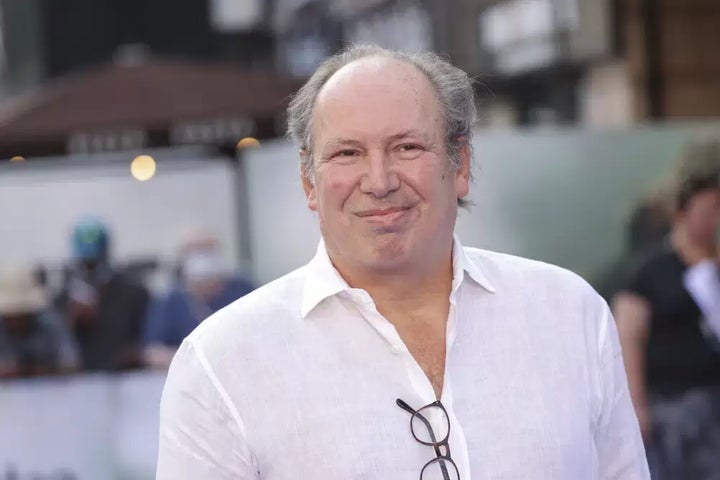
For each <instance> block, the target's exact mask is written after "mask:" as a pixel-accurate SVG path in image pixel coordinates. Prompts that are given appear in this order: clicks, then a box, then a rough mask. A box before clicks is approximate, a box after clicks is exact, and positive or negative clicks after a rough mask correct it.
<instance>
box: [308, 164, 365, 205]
mask: <svg viewBox="0 0 720 480" xmlns="http://www.w3.org/2000/svg"><path fill="white" fill-rule="evenodd" d="M358 181H359V177H358V176H357V175H355V174H354V173H353V172H352V171H351V170H350V169H347V168H338V167H334V168H328V169H326V170H325V171H324V172H323V174H322V176H320V177H319V181H318V184H317V187H318V203H319V206H320V208H332V209H336V208H338V207H340V208H341V207H342V206H343V205H344V204H345V202H346V201H347V200H348V198H349V197H350V196H351V195H352V193H353V191H355V189H356V186H357V184H358Z"/></svg>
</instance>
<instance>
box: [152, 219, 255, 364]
mask: <svg viewBox="0 0 720 480" xmlns="http://www.w3.org/2000/svg"><path fill="white" fill-rule="evenodd" d="M251 291H252V285H250V283H249V282H248V281H247V280H245V279H244V278H242V277H240V276H237V275H230V274H229V272H227V271H226V269H225V266H224V264H223V258H222V252H221V250H220V245H219V243H218V240H217V238H216V237H215V236H213V235H212V234H209V233H208V232H204V231H197V232H193V234H192V235H190V236H189V237H188V239H187V240H186V241H185V242H184V245H183V248H182V253H181V268H180V282H179V285H177V286H176V287H174V288H172V289H171V290H170V291H169V292H168V293H167V294H166V295H163V296H162V297H160V298H158V299H156V300H155V301H154V302H152V305H151V307H150V309H149V312H148V319H147V322H146V326H145V363H146V364H147V365H149V366H152V367H156V368H163V369H165V368H167V367H168V366H169V365H170V362H171V360H172V357H173V355H174V354H175V352H176V351H177V347H178V346H179V345H180V343H182V341H183V339H184V338H185V337H186V336H187V335H188V334H189V333H190V332H192V331H193V329H195V327H197V326H198V325H199V324H200V322H202V321H203V320H204V319H205V318H206V317H208V316H210V315H211V314H213V313H214V312H216V311H218V310H220V309H221V308H222V307H224V306H226V305H228V304H230V303H231V302H233V301H234V300H237V299H238V298H240V297H242V296H244V295H246V294H247V293H249V292H251Z"/></svg>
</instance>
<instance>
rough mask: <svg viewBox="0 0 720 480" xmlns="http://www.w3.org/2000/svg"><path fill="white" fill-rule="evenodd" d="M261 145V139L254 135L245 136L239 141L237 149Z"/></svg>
mask: <svg viewBox="0 0 720 480" xmlns="http://www.w3.org/2000/svg"><path fill="white" fill-rule="evenodd" d="M259 146H260V140H258V139H257V138H253V137H245V138H243V139H242V140H240V141H239V142H238V143H237V147H235V148H236V149H237V150H240V149H241V148H250V147H259Z"/></svg>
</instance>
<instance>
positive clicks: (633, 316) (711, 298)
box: [601, 137, 720, 480]
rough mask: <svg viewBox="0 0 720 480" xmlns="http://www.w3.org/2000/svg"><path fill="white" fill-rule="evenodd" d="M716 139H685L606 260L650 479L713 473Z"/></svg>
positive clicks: (718, 371)
mask: <svg viewBox="0 0 720 480" xmlns="http://www.w3.org/2000/svg"><path fill="white" fill-rule="evenodd" d="M719 229H720V139H718V138H716V137H708V138H703V139H697V140H696V141H693V142H692V143H690V144H689V145H687V146H686V148H685V149H684V151H683V152H682V154H681V156H680V157H679V158H678V161H677V163H676V166H675V171H674V172H673V178H672V180H671V182H669V185H668V186H666V187H665V188H663V189H662V190H661V191H660V192H654V193H653V194H652V195H650V196H648V197H647V198H646V199H645V200H643V201H642V202H641V203H640V205H638V207H637V209H636V210H635V212H634V214H633V215H632V216H631V220H630V223H629V225H628V238H627V253H626V254H625V255H623V256H622V257H621V258H620V259H619V260H618V262H617V264H616V265H614V266H612V268H610V269H608V272H607V275H606V278H604V280H603V282H601V283H602V285H601V291H602V292H603V293H604V295H605V296H606V298H607V299H608V301H609V302H610V303H611V306H612V309H613V313H614V316H615V319H616V321H617V325H618V333H619V335H620V341H621V344H622V350H623V356H624V361H625V369H626V372H627V378H628V386H629V388H630V393H631V395H632V399H633V404H634V406H635V411H636V414H637V417H638V421H639V423H640V428H641V431H642V434H643V438H644V441H645V445H646V451H647V454H648V461H649V463H650V468H651V473H652V478H653V479H656V480H664V479H670V480H673V479H685V478H687V479H713V478H720V455H718V452H720V249H719V248H718V238H719V237H718V233H719Z"/></svg>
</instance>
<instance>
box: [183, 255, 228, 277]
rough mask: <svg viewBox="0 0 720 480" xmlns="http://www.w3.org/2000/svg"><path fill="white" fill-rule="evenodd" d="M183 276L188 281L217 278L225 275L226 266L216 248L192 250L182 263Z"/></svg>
mask: <svg viewBox="0 0 720 480" xmlns="http://www.w3.org/2000/svg"><path fill="white" fill-rule="evenodd" d="M182 271H183V278H184V279H185V281H186V282H188V283H194V282H202V281H207V280H215V279H218V278H220V277H222V276H223V274H224V273H225V267H224V263H223V259H222V258H221V256H220V254H219V252H217V251H215V250H196V251H191V252H189V253H188V254H187V256H186V257H185V260H184V262H183V265H182Z"/></svg>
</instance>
